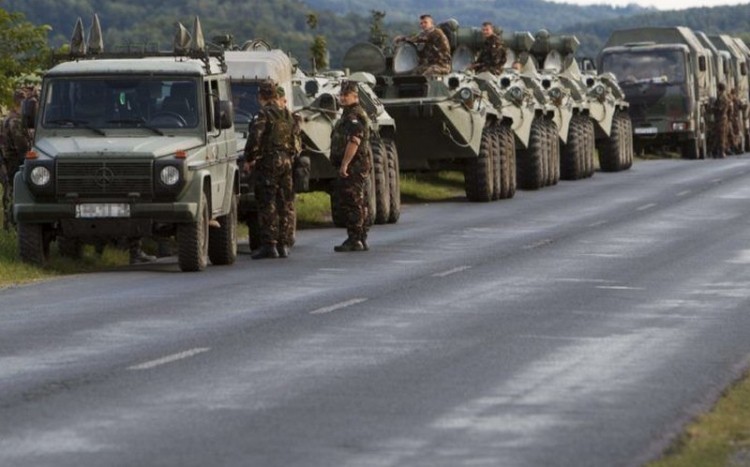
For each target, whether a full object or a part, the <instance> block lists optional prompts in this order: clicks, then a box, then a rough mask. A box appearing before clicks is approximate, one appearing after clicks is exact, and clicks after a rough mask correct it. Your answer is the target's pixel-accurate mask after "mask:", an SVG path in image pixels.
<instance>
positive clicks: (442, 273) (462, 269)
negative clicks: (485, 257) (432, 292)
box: [432, 266, 471, 277]
mask: <svg viewBox="0 0 750 467" xmlns="http://www.w3.org/2000/svg"><path fill="white" fill-rule="evenodd" d="M467 269H471V266H459V267H457V268H453V269H448V270H447V271H443V272H438V273H435V274H433V275H432V277H445V276H450V275H451V274H455V273H457V272H461V271H466V270H467Z"/></svg>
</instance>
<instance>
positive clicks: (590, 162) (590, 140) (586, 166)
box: [583, 118, 596, 178]
mask: <svg viewBox="0 0 750 467" xmlns="http://www.w3.org/2000/svg"><path fill="white" fill-rule="evenodd" d="M584 133H585V135H586V151H585V154H586V157H585V158H584V163H583V176H584V177H586V178H588V177H591V176H592V175H594V170H595V167H594V158H595V157H596V129H595V128H594V122H593V120H591V119H590V118H589V119H588V121H587V122H586V125H585V126H584Z"/></svg>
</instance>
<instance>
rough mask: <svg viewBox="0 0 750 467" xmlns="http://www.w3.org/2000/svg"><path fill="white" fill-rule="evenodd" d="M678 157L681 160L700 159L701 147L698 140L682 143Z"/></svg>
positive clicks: (693, 139)
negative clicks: (680, 157) (679, 156)
mask: <svg viewBox="0 0 750 467" xmlns="http://www.w3.org/2000/svg"><path fill="white" fill-rule="evenodd" d="M680 155H681V156H682V158H683V159H688V160H697V159H700V155H701V146H700V140H699V139H697V138H691V139H688V140H686V141H683V142H682V145H681V146H680Z"/></svg>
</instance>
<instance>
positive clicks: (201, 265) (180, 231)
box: [177, 192, 209, 271]
mask: <svg viewBox="0 0 750 467" xmlns="http://www.w3.org/2000/svg"><path fill="white" fill-rule="evenodd" d="M199 209H200V211H199V212H198V220H196V221H195V222H190V223H187V224H179V225H178V226H177V246H178V251H177V263H178V264H179V266H180V269H181V270H182V271H202V270H203V269H205V268H206V265H207V264H208V236H209V233H208V221H209V208H208V198H207V197H206V193H205V192H202V193H201V199H200V205H199Z"/></svg>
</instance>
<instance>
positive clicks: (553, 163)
mask: <svg viewBox="0 0 750 467" xmlns="http://www.w3.org/2000/svg"><path fill="white" fill-rule="evenodd" d="M547 124H548V125H549V131H550V153H549V166H550V183H549V184H550V185H557V182H559V181H560V135H559V134H558V132H557V125H556V124H555V122H553V121H552V120H548V123H547Z"/></svg>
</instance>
